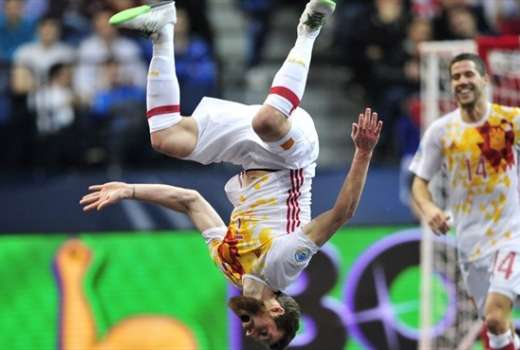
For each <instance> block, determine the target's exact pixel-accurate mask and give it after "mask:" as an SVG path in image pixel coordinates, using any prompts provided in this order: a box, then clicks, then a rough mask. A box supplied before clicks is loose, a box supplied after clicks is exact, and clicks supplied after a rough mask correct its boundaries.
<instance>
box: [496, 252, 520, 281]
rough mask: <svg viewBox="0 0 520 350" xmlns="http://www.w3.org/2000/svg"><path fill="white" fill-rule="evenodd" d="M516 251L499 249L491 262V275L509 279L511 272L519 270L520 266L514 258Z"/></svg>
mask: <svg viewBox="0 0 520 350" xmlns="http://www.w3.org/2000/svg"><path fill="white" fill-rule="evenodd" d="M516 257H517V252H513V251H510V250H499V251H498V252H497V254H496V256H495V262H494V264H493V276H494V277H495V278H497V277H498V278H503V279H505V280H509V279H510V277H511V275H513V273H516V272H518V271H519V269H520V266H518V264H519V263H518V262H517V260H518V259H516Z"/></svg>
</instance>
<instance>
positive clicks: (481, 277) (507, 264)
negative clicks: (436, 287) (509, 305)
mask: <svg viewBox="0 0 520 350" xmlns="http://www.w3.org/2000/svg"><path fill="white" fill-rule="evenodd" d="M519 255H520V247H519V248H518V249H511V248H509V247H508V248H502V249H500V250H498V251H497V252H496V253H495V254H493V255H491V256H489V257H486V258H482V259H478V260H476V261H474V262H468V263H462V264H460V268H461V271H462V276H463V278H464V283H465V285H466V288H467V290H468V294H469V295H470V296H471V297H472V298H473V299H474V301H475V303H476V305H477V308H478V312H479V315H480V316H481V317H483V316H484V306H485V302H486V297H487V295H488V293H490V292H495V293H499V294H502V295H504V296H506V297H508V298H509V299H510V300H511V301H512V302H513V304H515V302H516V301H517V296H518V295H519V294H520V258H519Z"/></svg>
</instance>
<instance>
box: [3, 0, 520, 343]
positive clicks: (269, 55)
mask: <svg viewBox="0 0 520 350" xmlns="http://www.w3.org/2000/svg"><path fill="white" fill-rule="evenodd" d="M140 3H144V2H143V1H139V0H105V1H103V0H94V1H92V0H90V1H86V0H25V1H23V0H0V281H1V282H0V349H6V350H47V349H59V350H69V349H67V348H66V346H65V344H63V342H62V339H61V330H62V329H63V327H66V326H72V327H77V329H78V330H81V331H82V332H83V331H85V332H87V333H89V332H90V333H89V334H90V338H89V339H90V340H89V341H87V342H86V343H85V346H84V348H85V350H87V349H94V348H95V346H96V344H99V343H101V342H102V340H103V339H104V338H105V337H106V335H107V334H108V333H109V332H120V334H121V337H123V338H125V337H126V338H125V339H136V338H139V337H140V336H141V335H142V334H143V333H142V332H144V331H145V330H148V329H152V330H153V329H163V328H160V327H165V328H164V329H165V332H168V334H174V335H175V337H172V339H173V340H171V339H169V340H165V341H170V342H171V343H170V344H171V347H166V348H165V349H169V348H171V349H186V350H188V349H190V350H191V349H200V350H202V349H207V350H227V349H229V350H246V349H248V350H249V349H260V348H259V347H258V346H257V345H254V344H252V343H251V342H249V341H248V340H246V339H245V338H243V337H242V336H241V333H240V324H239V323H238V319H236V318H235V317H234V316H233V315H232V314H230V313H229V312H228V310H227V308H226V301H227V299H228V298H229V296H232V295H234V294H236V293H237V291H236V290H235V289H234V288H233V287H231V286H230V285H229V284H228V283H227V282H226V280H225V279H224V277H223V276H222V275H221V273H220V272H219V271H218V269H217V268H216V267H215V266H214V265H213V263H212V262H211V260H210V258H209V257H208V254H207V248H206V246H205V244H204V242H203V240H202V239H201V237H200V234H199V233H198V232H196V231H194V229H193V226H192V225H191V223H190V222H189V221H188V220H187V218H185V217H184V216H182V215H180V214H176V213H173V212H171V211H168V210H165V209H162V208H158V207H153V206H150V205H147V204H142V203H136V202H130V201H127V202H123V203H121V204H118V205H116V206H114V207H111V208H109V209H107V210H105V211H103V212H100V213H98V212H94V213H87V214H85V213H84V212H83V211H82V210H81V207H80V205H79V203H78V202H79V200H80V198H81V196H82V195H84V194H85V193H86V192H87V189H88V186H89V185H92V184H99V183H103V182H106V181H126V182H134V183H166V184H170V185H175V186H183V187H188V188H193V189H196V190H197V191H199V192H200V193H201V194H202V195H203V196H204V197H205V198H206V199H207V200H208V201H209V202H210V203H211V204H212V205H213V206H214V207H215V208H216V210H217V211H218V212H219V214H220V215H221V216H222V217H223V218H224V220H226V219H227V218H228V217H229V214H230V211H231V205H230V203H229V202H228V201H227V199H226V197H225V193H224V190H223V188H224V184H225V182H226V180H227V179H228V178H230V177H231V176H232V175H233V174H234V173H235V172H236V171H238V170H239V169H237V168H235V167H232V166H228V165H213V166H207V167H204V166H198V165H194V164H190V163H187V162H182V161H178V160H174V159H171V158H167V157H165V156H161V155H159V154H158V153H157V152H155V151H153V150H152V148H151V146H150V140H149V134H148V127H147V124H146V118H145V113H144V111H145V90H144V88H145V84H146V68H147V64H148V60H149V59H150V55H151V46H150V43H149V42H148V40H147V39H146V38H144V37H142V36H137V35H135V34H134V33H129V32H117V31H115V30H114V29H112V28H110V27H109V26H107V24H106V20H107V19H108V16H110V15H111V14H112V13H114V12H115V11H118V10H121V9H124V8H127V7H130V6H135V5H137V4H140ZM454 3H456V5H457V6H454V5H453V4H454ZM490 4H491V5H490ZM493 4H494V5H493ZM177 5H178V7H179V8H180V9H181V11H180V12H181V15H180V17H181V18H182V19H181V20H180V21H181V23H182V24H183V25H180V24H179V25H178V27H179V28H180V29H179V31H178V32H177V31H176V34H175V36H176V39H175V40H176V43H182V44H179V46H180V47H181V48H179V49H178V51H176V55H177V57H176V62H177V72H178V76H179V82H180V86H181V96H182V97H181V106H182V107H181V108H182V112H183V115H190V113H191V112H192V111H193V109H194V108H195V106H196V104H197V102H198V100H199V99H200V98H201V97H202V96H205V95H209V96H215V97H219V98H224V99H230V100H236V101H240V102H244V103H251V104H253V103H262V102H263V100H264V99H265V96H266V94H267V91H268V89H269V86H270V83H271V79H272V77H273V74H274V73H275V72H276V71H277V69H278V67H279V66H280V64H281V63H282V62H283V60H284V58H285V56H286V54H287V53H288V51H289V49H290V48H291V46H292V43H293V41H294V39H295V37H296V35H295V34H296V23H297V21H298V17H299V14H300V12H301V10H302V8H303V6H304V5H305V1H303V0H301V1H297V0H284V1H274V0H256V1H255V0H185V1H183V0H179V1H177ZM502 6H504V8H502ZM455 8H456V10H455ZM454 16H455V17H456V16H459V17H460V18H462V19H461V20H460V21H456V20H453V18H452V17H454ZM459 17H457V18H459ZM519 17H520V10H519V5H518V2H516V1H515V0H511V1H509V0H503V2H502V0H501V1H498V2H495V1H485V0H483V1H478V0H475V1H470V0H451V1H448V0H374V1H370V0H358V1H354V0H352V1H338V7H337V10H336V14H335V15H334V19H333V20H332V21H331V22H330V23H328V24H327V26H326V27H325V29H324V30H323V32H322V34H321V35H320V38H319V39H318V41H317V46H316V48H315V51H314V56H313V62H312V64H311V68H310V75H309V80H308V85H307V89H306V92H305V95H304V98H303V101H302V106H303V107H304V108H305V109H307V110H308V111H309V113H310V114H311V115H312V117H313V119H314V122H315V124H316V128H317V130H318V134H319V136H320V146H321V151H320V158H319V160H318V168H317V175H316V178H315V179H314V182H313V202H312V212H313V214H314V215H316V214H318V213H320V212H322V211H324V210H327V209H328V208H329V207H330V206H331V205H332V204H333V202H334V200H335V197H336V194H337V192H338V190H339V188H340V186H341V183H342V181H343V178H344V176H345V174H346V172H347V171H348V167H349V164H350V160H351V157H352V151H353V148H352V147H353V146H352V141H351V140H350V136H349V135H350V125H351V123H352V122H353V121H354V120H355V119H356V118H357V114H358V112H359V111H361V110H362V109H363V108H364V106H367V105H368V106H372V107H373V108H374V109H376V110H377V111H378V112H379V113H380V115H381V117H382V119H383V120H384V123H385V127H384V133H383V135H382V138H381V142H380V144H379V145H378V147H377V150H376V152H375V155H374V161H373V163H372V165H371V167H370V171H369V176H368V180H367V183H366V188H365V191H364V193H363V197H362V200H361V204H360V206H359V209H358V211H357V212H356V214H355V217H354V218H353V219H352V221H351V222H350V223H349V224H348V225H346V226H345V227H344V228H343V229H342V230H340V231H339V232H338V233H337V234H336V235H335V236H334V237H333V239H332V240H331V241H330V242H329V243H327V244H326V245H325V247H324V248H323V249H322V250H321V251H320V252H319V253H318V254H317V255H316V256H315V258H313V260H312V262H311V264H310V266H309V268H308V269H307V270H306V271H305V272H304V273H303V274H302V276H301V277H300V279H299V280H298V281H297V282H296V283H295V284H294V285H292V286H291V287H290V290H289V293H290V294H291V295H293V296H295V298H296V299H297V301H298V302H299V303H300V304H301V306H302V309H303V314H304V317H303V320H302V327H301V331H300V332H299V333H298V335H297V337H296V338H295V340H294V341H293V343H292V345H291V347H290V349H301V350H315V349H326V350H354V349H392V350H393V349H396V350H398V349H414V348H416V347H417V341H418V337H419V307H420V298H419V292H420V288H419V286H420V267H419V264H420V255H419V251H420V250H419V246H420V237H421V230H420V227H419V225H418V223H417V220H416V219H415V217H414V216H413V215H412V213H411V212H410V210H409V208H408V186H409V175H408V173H407V171H406V170H405V169H406V165H407V164H408V162H409V160H410V156H411V155H412V154H413V153H414V152H415V149H416V147H417V143H418V139H419V135H420V126H419V125H420V119H421V115H420V104H421V103H420V102H421V101H420V98H419V91H420V76H419V65H420V62H419V57H418V53H417V49H416V48H417V46H418V45H419V44H420V43H421V42H424V41H431V40H460V39H473V38H475V37H476V36H478V35H499V34H519V32H520V31H519V29H520V25H519ZM368 18H370V19H371V20H367V19H368ZM450 18H451V20H450ZM460 18H459V19H460ZM372 19H373V20H372ZM461 23H462V24H461ZM38 45H50V46H49V47H52V48H53V49H52V50H55V51H52V50H48V51H45V50H43V51H42V50H38ZM51 51H52V52H53V53H52V54H51V53H49V52H51ZM42 52H43V53H42ZM45 52H47V53H48V55H47V54H45ZM403 72H404V73H403ZM64 101H65V102H64ZM66 242H76V243H78V242H79V243H78V244H79V245H78V246H77V248H76V249H77V251H72V252H71V254H72V255H71V256H72V257H73V258H74V259H76V258H77V259H76V263H78V261H79V264H80V265H81V264H83V265H81V266H79V265H78V266H76V265H75V264H76V263H71V262H70V261H69V260H67V259H64V258H63V256H62V255H60V254H63V252H64V251H63V249H65V248H66V247H67V245H66ZM64 247H65V248H64ZM60 249H61V250H60ZM84 254H87V256H90V259H89V260H82V258H84V256H85V255H84ZM74 259H72V260H74ZM79 268H82V269H85V270H86V275H85V276H84V277H83V278H81V279H78V278H77V274H75V273H76V272H77V270H76V269H79ZM434 283H436V286H437V288H438V289H439V290H440V294H439V295H440V296H441V299H442V300H443V302H444V304H445V308H441V309H438V310H437V311H436V314H435V315H434V325H435V326H436V327H437V328H436V329H437V330H438V331H442V329H443V327H444V325H445V324H447V323H449V321H450V307H449V306H450V302H451V299H450V294H449V293H450V290H451V288H452V287H451V286H452V284H451V283H452V281H445V280H443V281H440V280H439V281H436V280H435V281H434ZM161 322H162V323H161ZM136 325H137V326H136ZM132 327H137V328H135V329H137V331H134V328H132ZM118 334H119V333H118ZM162 334H164V332H163V333H162ZM157 336H158V337H161V334H160V332H159V333H158V335H157ZM132 337H135V338H132ZM182 344H184V345H182ZM475 349H478V345H477V346H476V347H475ZM78 350H83V349H78ZM118 350H120V349H118ZM140 350H152V349H140Z"/></svg>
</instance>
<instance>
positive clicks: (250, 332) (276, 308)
mask: <svg viewBox="0 0 520 350" xmlns="http://www.w3.org/2000/svg"><path fill="white" fill-rule="evenodd" d="M229 307H230V308H231V309H232V310H233V312H234V313H235V314H236V315H237V316H238V317H239V318H240V321H241V322H242V328H244V330H245V331H246V336H249V337H251V338H253V339H255V340H257V341H259V342H261V343H263V344H264V345H266V347H267V349H273V350H282V349H285V348H286V347H287V346H288V345H289V343H290V342H291V340H292V339H293V338H294V336H295V335H296V331H297V330H298V327H299V320H300V307H299V306H298V304H297V303H296V301H295V300H294V299H293V298H291V297H290V296H288V295H287V294H283V293H279V294H277V296H276V297H274V298H272V299H269V300H265V301H262V300H258V299H255V298H251V297H245V296H239V297H233V298H231V299H230V300H229Z"/></svg>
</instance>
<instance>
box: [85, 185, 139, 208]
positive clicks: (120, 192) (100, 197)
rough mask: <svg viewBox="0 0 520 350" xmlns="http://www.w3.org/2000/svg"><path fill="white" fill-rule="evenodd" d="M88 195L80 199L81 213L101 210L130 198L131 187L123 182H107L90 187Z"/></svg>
mask: <svg viewBox="0 0 520 350" xmlns="http://www.w3.org/2000/svg"><path fill="white" fill-rule="evenodd" d="M88 189H89V191H92V192H91V193H89V194H86V195H84V196H83V198H81V200H80V201H79V204H81V205H82V206H83V211H89V210H93V209H96V210H101V209H103V208H105V207H107V206H109V205H112V204H115V203H117V202H119V201H121V200H122V199H127V198H131V197H132V194H133V187H132V185H129V184H127V183H124V182H108V183H105V184H103V185H93V186H90V187H89V188H88Z"/></svg>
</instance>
